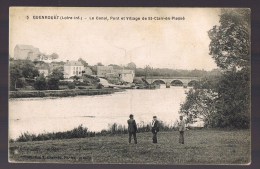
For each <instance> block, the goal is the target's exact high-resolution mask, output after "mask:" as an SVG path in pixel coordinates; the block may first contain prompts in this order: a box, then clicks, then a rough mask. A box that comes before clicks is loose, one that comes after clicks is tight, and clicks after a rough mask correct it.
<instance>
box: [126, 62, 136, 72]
mask: <svg viewBox="0 0 260 169" xmlns="http://www.w3.org/2000/svg"><path fill="white" fill-rule="evenodd" d="M127 68H129V69H133V70H135V69H136V64H135V63H134V62H130V63H128V64H127Z"/></svg>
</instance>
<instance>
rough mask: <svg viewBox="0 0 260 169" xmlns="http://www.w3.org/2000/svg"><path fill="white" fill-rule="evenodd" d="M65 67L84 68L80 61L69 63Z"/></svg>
mask: <svg viewBox="0 0 260 169" xmlns="http://www.w3.org/2000/svg"><path fill="white" fill-rule="evenodd" d="M64 66H83V64H82V63H81V62H79V61H68V62H66V63H65V65H64Z"/></svg>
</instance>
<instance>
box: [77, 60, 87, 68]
mask: <svg viewBox="0 0 260 169" xmlns="http://www.w3.org/2000/svg"><path fill="white" fill-rule="evenodd" d="M78 61H79V62H80V63H82V65H83V66H84V67H87V66H88V63H87V62H86V61H85V60H83V59H82V58H79V59H78Z"/></svg>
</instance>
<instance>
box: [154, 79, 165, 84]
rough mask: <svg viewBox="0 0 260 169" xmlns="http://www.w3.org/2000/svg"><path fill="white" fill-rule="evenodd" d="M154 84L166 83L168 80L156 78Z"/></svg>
mask: <svg viewBox="0 0 260 169" xmlns="http://www.w3.org/2000/svg"><path fill="white" fill-rule="evenodd" d="M152 84H166V82H165V81H164V80H161V79H157V80H154V81H153V83H152Z"/></svg>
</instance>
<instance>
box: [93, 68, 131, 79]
mask: <svg viewBox="0 0 260 169" xmlns="http://www.w3.org/2000/svg"><path fill="white" fill-rule="evenodd" d="M97 76H98V77H106V78H118V79H119V80H120V81H124V82H128V83H133V81H134V77H135V72H134V70H130V69H123V68H122V69H113V67H112V66H98V67H97Z"/></svg>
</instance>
